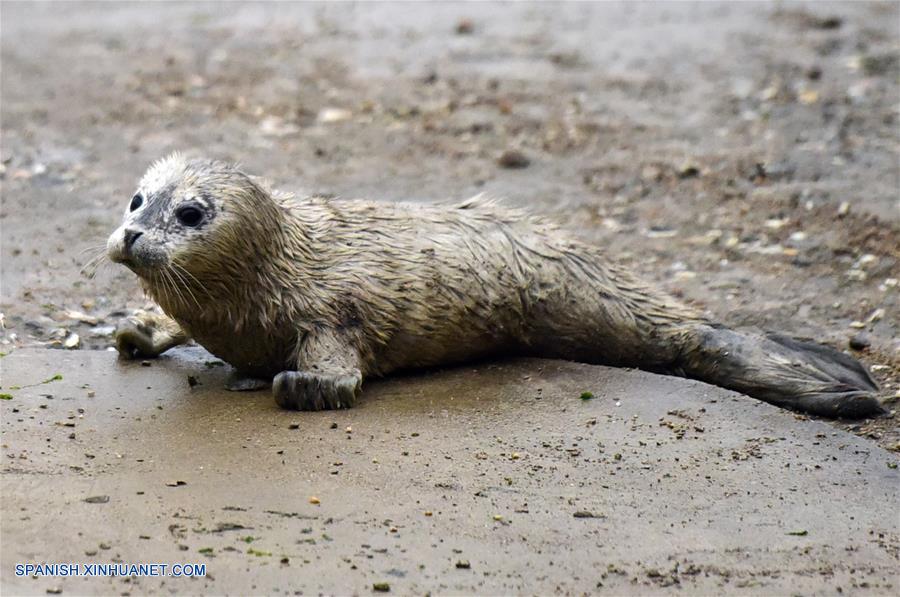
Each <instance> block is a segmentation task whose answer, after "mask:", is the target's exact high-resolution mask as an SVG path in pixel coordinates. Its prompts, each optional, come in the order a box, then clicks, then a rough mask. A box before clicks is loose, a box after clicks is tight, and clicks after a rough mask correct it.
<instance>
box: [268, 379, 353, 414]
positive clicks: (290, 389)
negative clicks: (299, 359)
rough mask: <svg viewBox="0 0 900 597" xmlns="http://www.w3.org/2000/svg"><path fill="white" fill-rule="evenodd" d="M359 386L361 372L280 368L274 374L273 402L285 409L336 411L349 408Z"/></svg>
mask: <svg viewBox="0 0 900 597" xmlns="http://www.w3.org/2000/svg"><path fill="white" fill-rule="evenodd" d="M361 386H362V375H360V374H359V371H357V372H356V373H355V374H352V373H350V374H340V373H338V374H327V373H325V374H323V373H309V372H306V371H282V372H281V373H279V374H278V375H276V376H275V381H274V382H273V383H272V392H273V394H274V395H275V402H276V403H277V404H278V406H280V407H281V408H284V409H288V410H336V409H339V408H350V407H351V406H353V404H354V403H355V402H356V397H357V395H358V394H359V390H360V387H361Z"/></svg>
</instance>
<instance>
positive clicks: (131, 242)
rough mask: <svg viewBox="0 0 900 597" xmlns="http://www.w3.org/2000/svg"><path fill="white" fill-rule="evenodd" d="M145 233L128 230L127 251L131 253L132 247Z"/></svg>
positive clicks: (126, 238) (126, 234) (126, 233)
mask: <svg viewBox="0 0 900 597" xmlns="http://www.w3.org/2000/svg"><path fill="white" fill-rule="evenodd" d="M142 234H143V232H141V231H139V230H126V231H125V239H124V240H125V250H126V251H130V250H131V247H132V246H134V243H135V241H136V240H137V239H138V238H140V236H141V235H142Z"/></svg>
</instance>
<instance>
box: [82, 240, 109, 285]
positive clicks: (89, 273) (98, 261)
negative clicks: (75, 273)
mask: <svg viewBox="0 0 900 597" xmlns="http://www.w3.org/2000/svg"><path fill="white" fill-rule="evenodd" d="M82 255H85V256H87V258H88V259H87V261H85V263H84V265H82V266H81V270H80V272H81V275H82V276H85V277H87V278H93V277H94V276H95V275H97V270H98V269H99V268H100V266H103V265H109V263H110V261H109V257H107V255H106V245H96V246H93V247H88V248H86V249H84V250H83V251H81V252H79V253H78V256H79V257H81V256H82Z"/></svg>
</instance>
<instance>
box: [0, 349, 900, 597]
mask: <svg viewBox="0 0 900 597" xmlns="http://www.w3.org/2000/svg"><path fill="white" fill-rule="evenodd" d="M44 371H53V372H55V374H57V375H58V377H56V375H54V377H55V378H54V379H52V380H48V378H45V377H42V375H43V373H42V372H44ZM226 374H227V371H226V370H225V368H224V367H219V366H216V365H215V364H213V363H211V362H210V360H209V355H208V354H207V353H205V352H203V351H202V350H200V349H198V348H194V349H190V348H179V349H176V350H175V351H173V353H172V354H170V355H167V356H165V357H163V358H161V359H159V360H157V361H154V362H153V363H152V364H151V366H149V367H147V366H144V365H142V364H141V363H128V362H119V361H117V359H116V357H115V355H112V354H109V353H106V352H101V351H70V352H60V351H49V350H34V349H23V350H20V351H17V352H16V353H15V354H13V355H11V356H9V357H6V358H5V359H4V378H5V380H6V381H5V383H7V384H14V385H16V386H18V387H19V389H17V390H13V393H14V398H13V399H11V400H4V401H2V403H0V431H2V437H3V453H4V457H5V458H4V462H3V484H2V486H0V497H2V500H0V504H2V521H3V542H2V545H0V550H2V552H0V563H2V566H3V569H4V574H3V577H2V578H3V581H2V587H0V588H2V590H3V593H4V594H16V595H19V594H45V593H46V592H48V590H60V591H62V592H63V594H75V595H80V594H120V593H124V592H127V593H130V594H159V593H161V592H172V593H176V594H184V593H191V594H199V593H213V594H223V593H234V594H270V595H271V594H296V593H297V592H300V593H302V594H342V595H346V594H370V593H372V592H377V591H382V590H384V589H385V588H387V589H389V590H390V592H392V593H395V594H401V595H406V594H423V593H427V592H432V593H451V594H494V595H496V594H532V593H536V594H551V593H560V594H585V593H588V594H596V593H601V594H602V593H608V594H613V595H621V594H642V595H646V594H648V593H654V594H661V593H674V592H678V593H682V592H684V591H687V592H688V593H689V594H721V593H723V592H727V593H733V592H739V593H742V594H754V595H772V594H788V593H791V594H793V593H802V594H811V595H812V594H831V595H833V594H835V593H837V592H841V591H843V592H844V593H845V594H847V593H849V594H853V593H856V592H865V593H866V594H873V595H882V594H883V595H893V594H896V589H897V586H898V583H900V575H898V567H897V562H898V557H900V529H898V526H897V519H896V514H897V511H898V509H900V494H898V493H897V491H896V488H897V486H898V484H900V470H898V468H897V464H898V462H900V458H898V457H897V455H896V454H894V453H891V452H889V451H887V450H884V449H881V448H879V447H878V446H876V445H874V444H873V443H872V442H871V441H870V440H868V439H866V438H860V437H857V436H854V435H852V434H850V433H847V432H845V431H840V430H835V429H833V428H832V427H831V426H829V425H828V424H826V423H824V422H821V421H811V420H800V419H797V418H796V417H794V416H793V415H792V414H791V413H788V412H786V411H783V410H780V409H777V408H775V407H773V406H770V405H767V404H764V403H761V402H758V401H754V400H748V399H747V398H746V397H744V396H741V395H740V394H736V393H734V392H729V391H727V390H722V389H720V388H714V387H711V386H708V385H706V384H702V383H699V382H694V381H689V380H684V379H672V378H669V377H662V376H658V375H653V374H650V373H644V372H639V371H633V370H624V369H611V368H605V367H593V366H589V365H581V364H577V363H566V362H563V361H544V360H535V359H532V360H507V361H500V362H496V363H490V364H482V365H478V366H465V367H458V368H454V369H448V370H445V371H431V372H427V373H420V374H414V375H407V376H403V377H400V378H396V379H392V380H384V381H378V382H374V383H371V384H367V386H366V390H365V393H364V398H363V400H362V401H361V404H360V405H359V407H358V408H354V409H351V410H344V411H336V412H318V413H296V412H287V411H283V410H279V409H278V408H277V407H276V406H275V404H274V402H273V401H272V400H271V397H270V395H269V393H268V392H248V393H233V392H226V391H224V390H223V389H222V384H223V383H224V379H225V377H226ZM190 377H193V378H194V382H193V383H192V382H190V381H189V378H190ZM586 393H590V394H591V395H592V398H590V399H584V398H582V396H583V395H584V394H586ZM57 561H61V562H105V563H109V562H118V563H124V564H131V563H141V562H163V563H169V564H174V563H181V564H189V563H195V564H205V565H206V573H207V575H206V577H203V578H197V579H186V578H163V577H155V578H152V577H151V578H148V577H144V578H112V579H107V578H86V579H85V578H62V579H59V578H45V577H38V578H29V577H24V578H18V577H15V576H14V575H13V574H11V573H9V572H8V571H9V570H11V569H12V567H13V565H14V564H15V563H16V562H57Z"/></svg>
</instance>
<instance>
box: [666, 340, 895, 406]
mask: <svg viewBox="0 0 900 597" xmlns="http://www.w3.org/2000/svg"><path fill="white" fill-rule="evenodd" d="M689 337H691V338H692V342H691V345H692V348H691V349H690V350H689V351H687V353H686V354H684V355H683V360H682V362H681V363H680V366H681V368H682V369H683V370H684V371H685V372H686V373H687V374H688V376H690V377H693V378H695V379H700V380H703V381H707V382H709V383H713V384H716V385H719V386H722V387H726V388H730V389H733V390H737V391H739V392H743V393H744V394H747V395H749V396H753V397H754V398H759V399H760V400H764V401H766V402H769V403H772V404H775V405H777V406H782V407H785V408H790V409H792V410H797V411H801V412H806V413H810V414H814V415H820V416H823V417H832V418H838V417H840V418H861V417H868V416H873V415H878V414H882V413H884V412H885V409H884V407H883V406H882V405H881V403H880V402H879V401H878V399H877V398H876V396H875V393H876V392H877V391H878V386H877V385H876V384H875V382H874V381H873V380H872V378H871V376H870V375H869V374H868V373H867V372H866V370H865V369H864V368H863V367H862V365H860V363H859V362H858V361H856V360H855V359H853V358H851V357H849V356H847V355H845V354H843V353H841V352H838V351H837V350H834V349H833V348H829V347H828V346H824V345H821V344H814V343H812V342H804V341H801V340H795V339H793V338H789V337H787V336H783V335H781V334H768V335H761V334H755V333H748V332H743V331H737V330H730V329H727V328H723V327H715V326H706V325H703V326H698V327H697V328H695V329H694V330H693V333H691V334H689Z"/></svg>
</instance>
